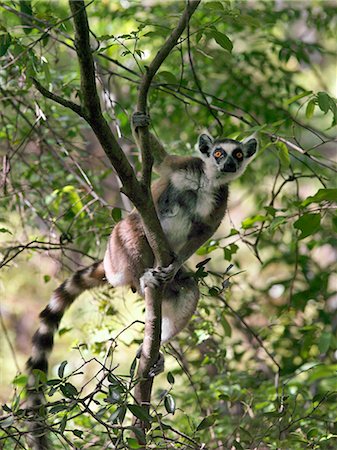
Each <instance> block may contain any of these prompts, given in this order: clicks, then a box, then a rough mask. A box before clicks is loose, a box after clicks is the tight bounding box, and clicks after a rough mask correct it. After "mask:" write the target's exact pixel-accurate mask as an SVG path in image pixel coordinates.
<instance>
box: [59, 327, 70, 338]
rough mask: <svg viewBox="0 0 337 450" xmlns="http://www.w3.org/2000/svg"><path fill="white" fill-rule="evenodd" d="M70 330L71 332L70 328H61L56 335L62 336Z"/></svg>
mask: <svg viewBox="0 0 337 450" xmlns="http://www.w3.org/2000/svg"><path fill="white" fill-rule="evenodd" d="M71 330H72V328H67V327H63V328H61V329H60V330H59V332H58V334H59V336H63V335H64V334H66V333H68V332H69V331H71Z"/></svg>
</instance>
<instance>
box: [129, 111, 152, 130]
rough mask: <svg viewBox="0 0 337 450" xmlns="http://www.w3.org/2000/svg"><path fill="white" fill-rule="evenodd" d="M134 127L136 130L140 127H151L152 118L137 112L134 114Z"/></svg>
mask: <svg viewBox="0 0 337 450" xmlns="http://www.w3.org/2000/svg"><path fill="white" fill-rule="evenodd" d="M132 125H133V128H135V129H136V128H138V127H147V126H149V125H150V116H149V115H148V114H144V113H142V112H138V111H136V112H134V113H133V114H132Z"/></svg>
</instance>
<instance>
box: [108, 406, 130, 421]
mask: <svg viewBox="0 0 337 450" xmlns="http://www.w3.org/2000/svg"><path fill="white" fill-rule="evenodd" d="M125 414H126V407H125V406H124V405H123V406H120V407H119V408H117V409H116V411H114V412H113V413H112V414H111V416H110V417H109V419H108V422H112V423H117V420H118V421H119V423H122V422H123V420H124V417H125Z"/></svg>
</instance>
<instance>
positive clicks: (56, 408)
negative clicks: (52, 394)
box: [49, 404, 68, 414]
mask: <svg viewBox="0 0 337 450" xmlns="http://www.w3.org/2000/svg"><path fill="white" fill-rule="evenodd" d="M66 409H68V405H66V404H64V405H55V406H53V407H52V408H50V410H49V413H50V414H55V413H58V412H60V411H65V410H66Z"/></svg>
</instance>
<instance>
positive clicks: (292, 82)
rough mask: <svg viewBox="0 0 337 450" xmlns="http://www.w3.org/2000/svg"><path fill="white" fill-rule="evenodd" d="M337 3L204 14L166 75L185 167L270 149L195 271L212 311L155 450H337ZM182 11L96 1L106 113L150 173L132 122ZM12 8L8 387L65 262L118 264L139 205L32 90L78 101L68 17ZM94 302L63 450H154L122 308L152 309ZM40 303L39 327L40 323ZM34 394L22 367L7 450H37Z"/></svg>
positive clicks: (63, 425)
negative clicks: (109, 244) (29, 427)
mask: <svg viewBox="0 0 337 450" xmlns="http://www.w3.org/2000/svg"><path fill="white" fill-rule="evenodd" d="M335 6H336V5H335V4H334V2H328V1H327V2H316V1H314V0H312V2H289V3H288V2H285V1H275V2H274V1H257V2H251V1H247V2H237V1H234V0H232V1H221V2H220V1H209V2H207V1H205V2H202V3H201V5H200V6H199V8H198V9H197V11H196V13H195V14H194V16H193V18H192V20H191V23H190V26H189V28H188V30H187V33H185V34H184V36H183V38H182V39H181V41H180V42H179V45H177V46H176V48H175V50H174V51H173V52H172V53H171V54H170V56H169V58H168V59H167V60H166V61H165V63H164V65H163V67H162V68H161V69H160V72H159V73H158V75H157V76H156V78H155V83H154V84H153V86H152V89H151V92H150V113H151V120H152V126H153V131H154V132H156V133H157V134H158V135H159V136H160V138H161V140H162V141H163V142H164V143H165V145H166V146H167V149H168V150H169V151H170V152H172V153H179V154H191V153H192V152H193V147H194V142H195V141H196V139H197V136H198V133H200V131H202V130H203V129H208V131H209V132H210V134H212V135H213V136H226V137H232V138H233V137H234V138H242V137H245V136H247V135H249V134H251V133H253V132H258V136H259V140H260V151H259V154H258V156H257V158H256V160H255V162H254V163H253V164H252V166H251V167H250V168H249V170H247V173H245V175H244V176H243V177H242V178H241V179H240V180H238V181H236V182H235V183H233V185H232V186H231V205H230V209H229V214H228V216H227V218H226V220H225V223H224V226H223V227H222V228H221V229H220V230H219V231H218V233H217V234H216V236H215V237H214V239H212V240H211V241H209V242H207V243H206V244H205V245H204V246H203V247H202V248H201V249H200V250H199V251H198V255H199V257H195V259H193V261H192V263H191V264H190V267H191V269H193V270H195V273H196V275H195V276H196V277H198V278H199V281H200V286H201V289H202V293H203V296H202V299H201V301H200V304H199V307H198V311H197V313H196V315H195V317H194V319H193V321H192V323H191V324H190V325H189V327H188V329H187V330H185V331H184V332H183V333H181V335H180V336H179V338H178V339H177V340H176V341H175V342H173V343H172V345H168V346H167V348H166V349H165V353H166V368H167V369H166V373H165V375H163V376H160V377H159V378H158V381H156V383H155V390H154V394H153V405H152V406H153V408H152V409H151V418H150V421H151V428H150V430H149V431H148V435H149V447H148V448H158V449H159V448H186V449H187V448H192V449H195V448H206V447H207V448H209V449H231V448H235V449H253V448H257V449H267V448H268V449H294V450H296V449H303V448H312V449H331V450H332V449H334V448H336V445H337V439H336V438H337V429H336V423H335V421H336V415H337V406H336V404H337V402H336V400H337V390H336V371H337V362H336V355H337V338H336V329H337V320H336V310H337V292H336V284H337V283H336V275H335V274H334V269H335V267H334V263H335V260H336V235H335V232H336V231H337V216H336V212H335V203H334V202H335V201H336V199H337V189H336V185H335V175H336V166H334V163H333V162H332V159H333V156H334V153H335V150H336V140H335V139H334V132H335V126H336V123H337V107H336V100H335V98H334V97H333V92H332V89H336V86H332V89H330V88H329V85H330V84H331V85H332V84H333V82H334V83H335V80H334V76H335V73H334V68H333V63H334V56H335V52H336V41H335V36H334V31H335V27H336V17H337V15H336V8H335ZM183 7H184V3H183V2H159V1H158V2H152V1H143V2H134V1H127V0H120V1H117V0H114V1H102V2H99V1H93V2H89V3H88V4H87V12H88V17H89V22H90V28H91V32H92V48H93V52H94V55H95V61H96V68H97V83H98V84H99V87H100V92H101V94H102V104H103V105H104V111H105V112H104V114H105V117H106V118H107V119H108V120H109V122H110V124H111V127H112V128H113V130H114V132H115V135H116V136H117V137H118V138H119V140H120V142H121V144H122V145H123V148H124V149H125V151H126V153H127V154H128V156H129V157H130V160H131V161H132V162H133V164H134V166H135V167H136V168H137V169H139V168H140V167H141V162H140V160H139V157H138V156H139V155H138V151H137V149H136V148H135V146H134V144H133V143H132V139H131V132H130V125H129V120H130V116H131V113H132V111H133V109H134V105H135V101H136V95H137V86H138V82H139V77H140V74H141V73H143V71H144V70H146V66H147V65H148V64H149V62H150V61H151V59H152V58H153V56H154V55H155V54H156V52H157V51H158V50H159V49H160V48H161V46H162V45H163V43H164V40H165V38H166V37H167V35H168V33H169V32H170V30H171V29H172V28H173V27H174V26H175V25H176V23H177V20H178V18H179V15H180V14H181V11H182V9H183ZM0 9H1V17H0V60H1V69H0V93H1V111H0V123H1V128H0V137H1V144H0V150H1V154H2V156H3V169H2V176H1V189H2V192H1V214H0V220H1V224H0V233H1V234H0V237H1V261H0V267H1V272H0V274H1V280H2V286H1V290H2V291H4V292H5V293H6V295H5V296H4V298H5V301H4V302H3V304H2V310H1V311H2V312H1V326H2V331H3V332H4V333H3V336H4V337H3V340H2V347H3V348H6V350H3V352H4V357H3V362H2V371H4V372H5V371H7V369H8V372H9V373H11V375H13V373H15V371H16V368H15V365H14V363H13V362H12V361H13V357H15V354H18V353H19V356H17V357H18V358H19V364H18V366H19V367H21V369H22V368H23V361H24V359H25V357H27V355H28V353H26V354H25V355H23V354H20V349H19V348H16V347H15V345H16V343H17V338H15V335H16V333H24V336H26V339H27V340H28V336H30V335H31V334H32V332H33V329H34V327H35V326H36V322H35V324H34V323H30V322H31V321H32V319H33V317H35V316H37V313H38V309H41V308H42V306H43V305H44V304H45V301H46V300H47V297H46V298H41V294H42V293H43V295H46V296H48V293H49V294H50V293H51V291H52V289H53V286H56V285H57V280H53V279H51V278H54V277H55V272H56V266H55V264H56V263H57V267H58V268H60V267H61V268H62V269H64V271H63V273H62V274H60V273H59V274H58V275H57V277H58V278H59V279H61V278H62V277H63V276H64V275H65V273H67V271H68V270H69V269H74V268H75V267H78V265H86V264H87V263H88V261H89V260H90V259H98V258H100V257H102V255H103V252H104V247H105V243H106V239H107V236H108V235H109V233H110V230H111V227H112V226H113V224H114V223H116V222H118V220H120V218H121V217H122V216H123V215H124V214H125V213H126V212H127V211H128V210H130V205H129V202H128V200H127V199H126V198H125V197H123V196H122V197H121V196H120V194H119V189H118V180H117V179H116V176H115V175H114V173H113V170H112V169H111V166H110V163H109V161H108V160H107V158H106V157H105V155H104V154H103V152H102V151H101V149H100V147H99V145H98V144H97V143H96V141H95V139H94V137H93V134H92V132H91V131H90V130H89V129H88V127H87V126H86V124H85V122H84V121H83V120H82V119H80V118H79V117H78V116H76V114H75V113H74V112H72V111H70V110H68V109H67V108H65V107H62V106H60V105H58V104H56V103H54V102H53V101H51V100H47V99H45V98H43V97H42V95H41V94H40V93H39V92H38V91H37V90H36V89H35V88H34V84H33V78H35V79H37V80H38V81H39V83H41V85H43V86H44V87H45V88H47V89H49V90H50V91H52V92H54V93H57V94H58V95H60V96H61V97H63V98H64V99H72V100H73V101H76V102H79V101H80V98H79V73H78V64H77V60H76V54H75V51H74V40H73V28H72V21H71V17H70V10H69V7H68V4H67V3H66V2H63V1H60V2H39V1H20V2H10V1H1V2H0ZM210 258H211V259H210ZM27 261H29V263H27ZM46 261H48V262H46ZM55 262H56V263H55ZM48 264H49V266H48ZM196 264H197V267H195V265H196ZM32 266H33V267H34V268H35V269H33V270H32V268H31V267H32ZM22 268H24V269H22ZM23 270H27V274H28V275H27V277H26V278H25V279H24V281H22V280H21V279H20V287H16V286H15V285H13V283H14V284H15V282H18V280H19V274H20V277H21V274H22V271H23ZM43 279H44V281H43ZM40 284H41V285H42V284H43V285H44V286H42V287H40ZM92 295H93V297H94V298H95V302H94V303H93V304H92V302H91V303H90V302H88V303H90V306H89V313H87V315H86V316H85V317H86V319H85V320H86V321H87V323H86V324H85V329H84V330H85V332H83V333H81V334H80V335H79V337H77V340H76V347H77V350H76V353H77V354H78V359H77V362H78V365H77V366H76V365H74V363H73V362H72V361H71V360H70V358H69V359H68V358H67V356H66V353H65V354H64V355H63V356H60V358H59V359H58V362H57V360H54V364H57V366H58V368H57V369H56V370H54V372H53V374H52V375H51V376H50V379H49V381H48V386H49V388H48V391H47V393H48V395H47V400H48V403H47V405H46V407H45V408H44V410H45V414H46V417H47V418H48V423H49V425H50V428H51V431H52V433H51V439H52V440H53V448H55V449H58V448H79V447H86V448H98V449H102V448H118V449H124V448H139V447H138V444H137V440H136V438H135V436H134V432H136V433H140V431H139V430H135V429H134V428H133V427H132V425H131V420H130V418H131V414H134V415H136V416H137V417H139V418H140V419H142V418H144V414H145V412H144V410H143V409H142V408H141V407H139V406H135V405H133V399H132V388H133V386H134V384H135V382H136V380H135V364H136V361H135V360H134V361H133V357H134V356H133V355H134V354H135V349H136V348H137V347H136V345H133V344H135V343H138V344H139V342H141V338H142V334H141V327H140V326H139V324H137V323H132V324H131V321H132V319H131V320H130V317H131V316H132V314H129V315H128V314H127V313H125V312H123V314H122V317H121V311H120V305H122V304H123V302H122V301H121V300H120V298H121V296H123V297H124V298H125V299H126V302H127V303H129V302H130V303H132V302H135V296H131V294H128V293H125V292H123V293H121V292H120V291H115V290H113V291H111V290H109V291H101V292H94V293H93V294H92ZM2 296H3V295H2ZM23 296H24V298H25V299H26V300H25V301H26V304H25V305H24V306H22V299H23ZM27 296H28V300H27ZM32 297H35V299H34V302H35V303H34V305H35V308H36V311H35V310H34V315H32V316H27V317H29V324H25V325H24V326H23V325H22V323H24V322H25V315H27V311H28V310H29V309H30V308H31V307H30V304H29V301H30V300H32ZM36 297H38V298H37V299H36ZM117 300H118V304H117ZM32 301H33V300H32ZM27 303H28V304H27ZM80 304H81V300H79V302H78V303H77V304H76V305H75V307H74V312H73V316H77V315H78V313H77V312H76V308H82V307H83V306H80ZM20 305H21V306H20ZM136 305H138V306H139V305H140V306H139V307H140V308H142V306H141V303H137V302H136ZM90 308H91V309H90ZM93 309H94V310H96V313H97V311H98V313H97V314H98V316H97V315H96V316H95V317H96V319H93V320H91V321H90V315H91V314H93V315H94V314H95V312H93V311H92V310H93ZM132 309H133V306H130V307H129V311H128V312H129V313H130V310H132ZM17 315H19V316H20V317H21V316H22V317H23V319H22V318H20V319H19V318H18V317H17ZM13 316H15V317H16V318H15V320H14V319H13ZM97 317H99V319H97ZM138 318H139V317H138V316H137V317H135V319H138ZM80 319H81V317H80ZM82 319H83V314H82ZM68 323H69V325H68ZM68 323H67V325H62V328H61V330H60V332H59V334H60V335H63V338H65V339H66V338H67V337H68V336H69V335H71V333H72V332H73V330H71V329H72V328H73V327H75V326H74V325H73V324H72V323H71V322H68ZM75 323H76V321H75ZM18 324H20V326H19V325H18ZM77 326H78V327H82V326H83V325H77ZM135 327H136V328H135ZM130 328H131V329H132V331H133V330H135V331H134V332H133V334H131V335H130V334H128V333H129V332H130ZM68 332H69V333H68ZM124 336H127V337H126V338H124ZM15 339H16V340H15ZM69 339H72V338H69ZM12 342H14V344H11V349H10V350H7V348H9V347H8V344H9V343H12ZM73 342H74V341H72V340H70V341H68V344H69V345H70V344H71V343H73ZM13 345H14V347H13ZM57 345H58V344H57ZM131 345H133V346H132V347H131V348H132V350H131V351H128V347H129V346H131ZM118 346H119V349H118V348H117V347H118ZM121 347H122V349H121V350H120V348H121ZM28 348H29V347H28ZM28 351H29V350H27V352H28ZM65 352H67V350H65ZM123 352H124V355H123ZM14 360H15V358H14ZM62 360H64V362H63V363H62V364H61V365H60V362H61V361H62ZM116 361H117V363H116ZM5 362H6V364H5ZM120 363H121V364H122V370H120V369H119V367H118V366H119V364H120ZM127 368H129V369H127ZM82 372H84V375H83V374H82ZM5 379H6V378H5ZM25 380H26V377H25V375H24V373H23V372H20V371H19V369H18V372H17V375H16V377H15V379H14V381H13V386H14V394H12V395H11V399H10V400H8V395H9V391H8V389H7V390H6V391H5V392H6V395H7V399H6V400H7V401H6V404H5V405H4V406H3V416H2V418H0V442H1V444H0V446H2V445H3V447H1V448H5V449H12V448H27V447H25V446H26V443H25V433H26V431H25V429H26V428H25V426H26V424H25V420H24V410H23V408H22V400H23V397H24V393H23V385H24V384H25ZM78 380H82V381H78ZM89 381H90V383H89ZM2 397H3V396H2ZM2 399H3V400H5V399H4V398H2ZM145 419H146V417H145Z"/></svg>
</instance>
